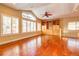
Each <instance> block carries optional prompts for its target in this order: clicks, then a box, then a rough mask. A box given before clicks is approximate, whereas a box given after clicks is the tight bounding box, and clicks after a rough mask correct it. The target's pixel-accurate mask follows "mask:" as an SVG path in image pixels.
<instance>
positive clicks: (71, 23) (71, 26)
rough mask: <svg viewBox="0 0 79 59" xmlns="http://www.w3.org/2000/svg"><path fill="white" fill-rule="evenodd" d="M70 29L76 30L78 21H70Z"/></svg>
mask: <svg viewBox="0 0 79 59" xmlns="http://www.w3.org/2000/svg"><path fill="white" fill-rule="evenodd" d="M68 30H76V23H75V22H69V23H68Z"/></svg>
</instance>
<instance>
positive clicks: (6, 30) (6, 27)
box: [3, 16, 11, 34]
mask: <svg viewBox="0 0 79 59" xmlns="http://www.w3.org/2000/svg"><path fill="white" fill-rule="evenodd" d="M3 34H11V17H9V16H3Z"/></svg>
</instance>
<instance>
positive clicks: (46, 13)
mask: <svg viewBox="0 0 79 59" xmlns="http://www.w3.org/2000/svg"><path fill="white" fill-rule="evenodd" d="M45 16H46V17H49V16H52V13H49V12H47V11H46V12H45V13H44V15H43V17H45Z"/></svg>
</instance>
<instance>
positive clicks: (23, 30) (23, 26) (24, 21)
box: [22, 19, 27, 32]
mask: <svg viewBox="0 0 79 59" xmlns="http://www.w3.org/2000/svg"><path fill="white" fill-rule="evenodd" d="M26 27H27V25H26V20H24V19H23V20H22V32H26Z"/></svg>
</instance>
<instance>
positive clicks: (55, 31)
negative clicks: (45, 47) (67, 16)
mask: <svg viewBox="0 0 79 59" xmlns="http://www.w3.org/2000/svg"><path fill="white" fill-rule="evenodd" d="M45 26H46V24H45ZM48 27H49V28H48V29H47V28H46V29H43V30H42V34H47V35H58V36H60V26H59V25H53V22H52V21H51V22H50V23H49V26H48Z"/></svg>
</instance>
